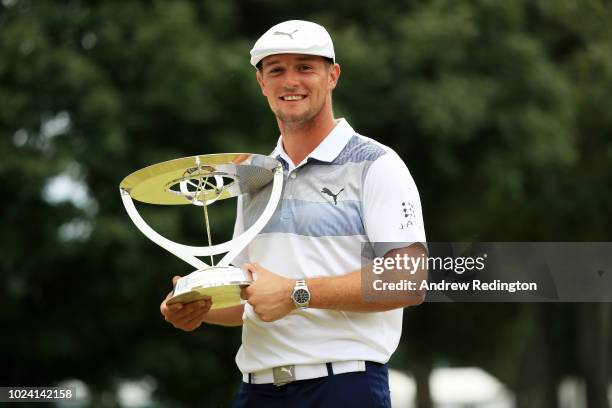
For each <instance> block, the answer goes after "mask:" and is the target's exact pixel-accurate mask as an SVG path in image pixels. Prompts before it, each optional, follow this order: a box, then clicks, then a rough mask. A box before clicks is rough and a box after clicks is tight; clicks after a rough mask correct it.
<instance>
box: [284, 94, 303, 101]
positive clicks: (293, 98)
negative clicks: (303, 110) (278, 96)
mask: <svg viewBox="0 0 612 408" xmlns="http://www.w3.org/2000/svg"><path fill="white" fill-rule="evenodd" d="M300 99H304V97H303V96H302V95H289V96H283V100H285V101H299V100H300Z"/></svg>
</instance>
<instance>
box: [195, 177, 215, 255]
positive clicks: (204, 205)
mask: <svg viewBox="0 0 612 408" xmlns="http://www.w3.org/2000/svg"><path fill="white" fill-rule="evenodd" d="M200 172H201V170H200ZM207 183H208V175H207V176H206V180H204V183H202V175H201V173H200V186H199V191H198V195H202V192H203V191H202V184H203V185H204V186H206V185H207ZM202 207H204V225H205V226H206V236H207V237H208V246H209V247H211V246H212V239H211V236H210V222H209V221H208V205H207V203H206V200H204V199H202ZM210 266H215V260H214V258H213V254H210Z"/></svg>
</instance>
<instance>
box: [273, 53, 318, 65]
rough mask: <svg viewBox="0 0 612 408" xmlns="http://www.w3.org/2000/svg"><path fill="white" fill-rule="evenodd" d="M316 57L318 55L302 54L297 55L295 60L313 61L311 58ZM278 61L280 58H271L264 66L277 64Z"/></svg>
mask: <svg viewBox="0 0 612 408" xmlns="http://www.w3.org/2000/svg"><path fill="white" fill-rule="evenodd" d="M317 58H318V56H316V55H303V56H300V57H297V60H298V61H313V60H316V59H317ZM280 63H281V61H280V60H277V59H273V60H272V61H269V62H268V63H267V64H266V67H269V66H270V65H277V64H280Z"/></svg>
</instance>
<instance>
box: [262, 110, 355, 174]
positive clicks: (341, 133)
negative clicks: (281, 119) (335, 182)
mask: <svg viewBox="0 0 612 408" xmlns="http://www.w3.org/2000/svg"><path fill="white" fill-rule="evenodd" d="M354 134H355V131H354V130H353V128H352V127H351V125H349V123H348V122H347V121H346V119H344V118H341V119H338V120H336V126H334V128H333V129H332V131H331V132H330V133H329V134H328V135H327V136H326V137H325V139H323V140H322V141H321V143H319V145H318V146H317V147H316V148H315V149H314V150H313V151H312V152H310V154H309V155H308V156H307V157H306V158H305V159H304V161H302V163H299V165H302V164H303V163H306V162H307V161H308V159H310V158H312V159H316V160H319V161H322V162H328V163H331V162H332V161H334V160H335V159H336V157H338V155H339V154H340V152H341V151H342V149H344V146H346V144H347V143H348V141H349V140H350V138H351V137H352V136H353V135H354ZM271 156H272V157H276V158H277V159H278V158H281V159H283V161H285V162H286V163H287V164H288V165H289V166H290V167H293V165H292V161H291V159H289V156H288V155H287V152H285V149H284V148H283V140H282V136H280V137H279V138H278V141H277V142H276V148H275V149H274V151H273V152H272V154H271Z"/></svg>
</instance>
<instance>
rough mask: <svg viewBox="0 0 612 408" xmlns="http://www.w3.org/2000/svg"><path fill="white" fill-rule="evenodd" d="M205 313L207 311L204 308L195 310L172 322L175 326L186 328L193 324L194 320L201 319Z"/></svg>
mask: <svg viewBox="0 0 612 408" xmlns="http://www.w3.org/2000/svg"><path fill="white" fill-rule="evenodd" d="M205 313H206V312H204V311H203V310H195V311H193V312H191V313H189V314H187V315H185V316H183V317H181V318H178V319H176V320H174V321H173V322H172V324H173V325H174V327H177V328H184V327H186V326H189V325H190V324H192V323H193V322H194V321H201V320H202V318H203V317H204V314H205Z"/></svg>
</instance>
